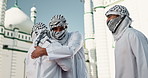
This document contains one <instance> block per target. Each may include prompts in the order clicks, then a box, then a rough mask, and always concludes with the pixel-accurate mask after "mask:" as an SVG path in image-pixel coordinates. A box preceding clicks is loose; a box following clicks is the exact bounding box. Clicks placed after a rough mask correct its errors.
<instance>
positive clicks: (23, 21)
mask: <svg viewBox="0 0 148 78" xmlns="http://www.w3.org/2000/svg"><path fill="white" fill-rule="evenodd" d="M32 26H33V22H32V21H31V19H30V18H29V17H28V16H27V15H26V14H25V13H24V12H23V11H21V10H20V9H19V8H18V7H12V8H10V9H8V10H7V11H6V14H5V27H6V28H14V27H16V28H19V30H20V31H23V32H26V33H30V32H31V29H32Z"/></svg>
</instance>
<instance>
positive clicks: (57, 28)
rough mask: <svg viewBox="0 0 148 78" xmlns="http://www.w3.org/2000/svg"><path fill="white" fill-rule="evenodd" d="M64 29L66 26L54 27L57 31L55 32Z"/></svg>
mask: <svg viewBox="0 0 148 78" xmlns="http://www.w3.org/2000/svg"><path fill="white" fill-rule="evenodd" d="M64 29H65V27H64V26H58V27H54V28H52V30H53V31H55V32H60V31H62V30H64Z"/></svg>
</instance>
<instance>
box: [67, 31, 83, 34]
mask: <svg viewBox="0 0 148 78" xmlns="http://www.w3.org/2000/svg"><path fill="white" fill-rule="evenodd" d="M69 34H70V35H81V33H80V32H79V31H74V32H69Z"/></svg>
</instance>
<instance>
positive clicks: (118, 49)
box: [114, 17, 148, 78]
mask: <svg viewBox="0 0 148 78" xmlns="http://www.w3.org/2000/svg"><path fill="white" fill-rule="evenodd" d="M130 24H131V20H130V19H129V18H128V17H126V18H125V19H124V20H123V22H122V23H121V25H120V27H119V29H118V31H117V34H116V35H115V34H114V38H115V40H116V44H115V78H148V40H147V38H146V37H145V36H144V35H143V34H142V33H141V32H140V31H137V30H135V29H133V28H132V27H130Z"/></svg>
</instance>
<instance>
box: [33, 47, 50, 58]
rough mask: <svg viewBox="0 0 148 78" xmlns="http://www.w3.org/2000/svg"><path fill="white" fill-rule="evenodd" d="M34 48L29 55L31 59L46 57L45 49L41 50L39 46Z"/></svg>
mask: <svg viewBox="0 0 148 78" xmlns="http://www.w3.org/2000/svg"><path fill="white" fill-rule="evenodd" d="M35 48H36V49H35V50H34V51H33V52H32V55H31V58H32V59H35V58H38V57H41V56H43V55H48V54H47V52H46V49H45V48H42V47H40V46H35Z"/></svg>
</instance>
